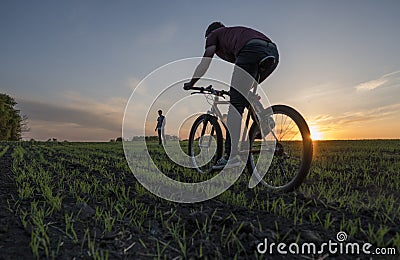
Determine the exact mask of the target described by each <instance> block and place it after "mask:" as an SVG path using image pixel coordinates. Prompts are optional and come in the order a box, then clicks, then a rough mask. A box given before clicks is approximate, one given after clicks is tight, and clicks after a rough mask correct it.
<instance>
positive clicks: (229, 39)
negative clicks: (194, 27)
mask: <svg viewBox="0 0 400 260" xmlns="http://www.w3.org/2000/svg"><path fill="white" fill-rule="evenodd" d="M251 39H262V40H265V41H267V42H271V40H270V39H269V38H268V37H267V36H265V35H264V34H262V33H260V32H258V31H256V30H253V29H251V28H247V27H243V26H234V27H221V28H218V29H216V30H214V31H212V32H211V33H210V34H209V35H208V37H207V39H206V48H207V47H209V46H212V45H215V46H216V47H217V49H216V51H215V53H216V54H217V55H218V57H220V58H221V59H223V60H226V61H228V62H232V63H234V62H235V60H236V57H237V56H238V54H239V51H240V50H241V49H242V48H243V46H244V45H246V43H247V42H248V41H250V40H251Z"/></svg>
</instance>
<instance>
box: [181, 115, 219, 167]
mask: <svg viewBox="0 0 400 260" xmlns="http://www.w3.org/2000/svg"><path fill="white" fill-rule="evenodd" d="M222 145H223V137H222V131H221V127H220V125H219V123H218V120H217V118H216V117H215V116H212V115H208V114H204V115H201V116H199V117H198V118H197V119H196V120H195V121H194V123H193V125H192V128H191V129H190V134H189V144H188V154H189V157H190V158H191V160H192V164H193V166H194V168H195V169H196V171H197V172H199V173H210V172H211V171H212V167H213V166H214V165H215V164H216V162H217V161H218V160H219V159H220V158H221V157H222Z"/></svg>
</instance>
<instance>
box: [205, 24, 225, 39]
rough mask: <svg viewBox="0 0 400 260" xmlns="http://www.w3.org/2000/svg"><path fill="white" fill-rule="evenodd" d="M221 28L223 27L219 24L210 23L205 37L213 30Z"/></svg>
mask: <svg viewBox="0 0 400 260" xmlns="http://www.w3.org/2000/svg"><path fill="white" fill-rule="evenodd" d="M221 27H225V25H223V24H222V23H221V22H213V23H211V24H210V25H209V26H208V27H207V30H206V37H207V36H208V35H209V34H210V33H211V32H212V31H214V30H216V29H218V28H221Z"/></svg>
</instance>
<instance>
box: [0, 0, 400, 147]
mask: <svg viewBox="0 0 400 260" xmlns="http://www.w3.org/2000/svg"><path fill="white" fill-rule="evenodd" d="M399 10H400V2H399V1H389V0H383V1H311V0H310V1H306V0H304V1H285V0H283V1H251V2H245V1H5V0H3V1H1V2H0V92H4V93H7V94H10V95H12V96H13V97H14V98H15V99H16V100H17V102H18V103H19V108H20V109H21V110H22V113H24V114H27V115H28V116H29V118H30V120H29V121H30V127H31V132H30V133H28V134H27V135H26V138H35V139H41V140H46V139H48V138H50V137H55V138H58V139H62V140H63V139H68V140H89V141H95V140H109V139H111V138H115V137H117V136H119V135H120V134H121V133H120V132H121V122H122V116H123V110H124V107H125V105H126V102H127V100H128V98H129V96H130V95H131V92H132V89H133V88H134V87H135V86H136V84H137V83H138V82H139V81H140V80H141V79H143V78H144V77H145V76H146V75H147V74H149V73H150V72H151V71H153V70H154V69H156V68H158V67H159V66H162V65H164V64H166V63H169V62H172V61H175V60H178V59H182V58H189V57H196V56H199V55H201V54H202V52H203V48H204V31H205V29H206V27H207V25H208V24H209V23H210V22H212V21H222V22H223V23H224V24H226V25H227V26H231V25H244V26H249V27H252V28H255V29H258V30H260V31H262V32H264V33H265V34H266V35H268V36H269V37H270V38H271V39H272V40H273V41H275V42H276V43H277V45H278V48H279V51H280V55H281V62H280V64H279V67H278V69H277V70H276V72H274V74H273V75H272V76H271V78H270V79H268V80H267V81H266V82H265V83H263V84H262V88H263V90H264V91H265V92H266V93H267V95H268V97H269V99H270V101H271V103H273V104H276V103H285V104H289V105H292V106H294V107H296V108H297V109H298V110H300V111H301V112H302V114H304V115H305V117H306V118H307V120H308V121H309V122H310V123H311V124H312V125H313V127H314V130H315V131H319V132H321V133H322V134H323V136H324V138H328V139H332V138H333V139H335V138H340V139H359V138H399V137H400V136H399V134H398V133H399V132H398V131H395V129H399V127H400V123H399V122H400V120H399V119H400V116H399V115H397V114H398V113H394V112H398V111H399V109H400V103H399V101H398V99H399V94H398V93H399V90H400V89H399V83H400V81H399V80H400V72H399V71H400V54H399V51H398V47H399V46H400V34H399V33H398V27H399V25H400V16H399V15H398V12H399ZM193 69H194V68H193ZM155 117H156V115H155ZM171 131H172V129H171ZM171 133H172V132H171Z"/></svg>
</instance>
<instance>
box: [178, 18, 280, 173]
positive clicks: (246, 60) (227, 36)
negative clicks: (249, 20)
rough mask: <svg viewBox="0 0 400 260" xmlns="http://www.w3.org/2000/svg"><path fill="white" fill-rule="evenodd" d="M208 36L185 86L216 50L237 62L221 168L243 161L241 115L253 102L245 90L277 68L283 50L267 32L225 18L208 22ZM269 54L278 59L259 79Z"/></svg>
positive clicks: (195, 78)
mask: <svg viewBox="0 0 400 260" xmlns="http://www.w3.org/2000/svg"><path fill="white" fill-rule="evenodd" d="M205 36H206V46H205V51H204V55H203V58H202V60H201V62H200V64H199V65H198V66H197V68H196V70H195V71H194V74H193V77H192V79H191V80H190V81H189V82H187V83H185V84H184V87H183V88H184V89H185V90H190V88H192V87H193V86H194V84H195V83H196V82H197V81H198V80H199V79H200V78H201V77H202V76H203V75H204V74H205V73H206V72H207V70H208V68H209V66H210V63H211V58H212V57H213V56H214V54H217V55H218V57H220V58H221V59H223V60H225V61H228V62H230V63H234V64H235V65H236V66H235V68H234V70H233V74H232V79H231V86H230V89H229V91H230V106H229V110H228V118H227V126H228V129H229V132H228V133H227V135H226V136H227V137H226V141H225V155H224V156H223V157H222V158H221V159H220V160H219V161H218V163H217V164H216V165H215V166H214V167H213V169H214V170H221V169H223V168H224V167H225V166H226V164H227V163H228V160H229V162H230V166H231V167H234V166H239V165H240V160H239V158H238V156H237V155H238V143H239V138H240V130H241V117H242V115H243V111H244V108H245V107H246V106H248V105H249V102H248V101H247V99H246V98H245V97H244V96H243V95H242V93H243V94H246V93H248V91H249V90H250V88H251V86H252V83H253V79H255V80H256V81H257V82H258V83H261V82H262V81H264V80H265V79H266V78H267V77H268V76H269V75H270V74H271V73H272V72H273V71H274V70H275V68H276V67H277V65H278V62H279V53H278V49H277V47H276V45H275V43H273V42H272V41H271V40H270V39H269V38H268V37H267V36H265V35H264V34H263V33H261V32H259V31H256V30H254V29H251V28H247V27H243V26H233V27H226V26H225V25H223V24H222V23H221V22H213V23H211V24H210V25H209V26H208V28H207V30H206V34H205ZM268 56H273V57H274V58H275V63H274V64H273V65H272V66H271V67H270V68H269V69H266V70H265V71H263V73H261V75H259V76H260V77H259V79H256V77H257V74H258V70H259V68H258V67H259V62H260V61H261V60H262V59H263V58H265V57H268ZM238 67H239V68H238ZM243 70H244V71H246V72H247V73H248V74H250V76H251V77H252V79H251V82H249V80H248V79H245V78H246V75H244V73H243ZM233 86H234V87H233ZM235 110H236V111H237V112H238V113H236V111H235ZM238 114H239V115H238Z"/></svg>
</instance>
